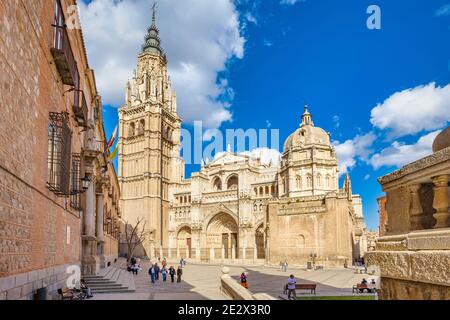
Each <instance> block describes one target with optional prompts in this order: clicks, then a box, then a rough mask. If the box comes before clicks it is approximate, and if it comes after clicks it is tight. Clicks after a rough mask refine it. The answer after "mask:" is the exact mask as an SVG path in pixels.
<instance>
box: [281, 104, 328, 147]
mask: <svg viewBox="0 0 450 320" xmlns="http://www.w3.org/2000/svg"><path fill="white" fill-rule="evenodd" d="M309 145H326V146H330V145H331V143H330V135H329V134H328V133H327V132H325V130H323V129H322V128H319V127H315V126H314V123H313V121H312V117H311V114H310V113H309V111H308V106H305V112H304V113H303V116H302V124H301V125H300V128H298V129H297V130H295V132H294V133H293V134H291V135H290V136H289V137H288V138H287V139H286V142H285V143H284V152H287V151H289V150H291V149H293V148H302V147H306V146H309Z"/></svg>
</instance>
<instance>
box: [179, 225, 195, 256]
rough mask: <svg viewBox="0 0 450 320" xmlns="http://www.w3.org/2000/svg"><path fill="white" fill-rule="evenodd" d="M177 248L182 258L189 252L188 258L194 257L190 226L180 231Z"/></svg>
mask: <svg viewBox="0 0 450 320" xmlns="http://www.w3.org/2000/svg"><path fill="white" fill-rule="evenodd" d="M177 246H178V249H179V250H180V254H181V256H184V255H185V252H187V254H188V256H187V257H186V258H191V257H192V235H191V228H189V227H188V226H184V227H182V228H181V229H180V231H178V234H177Z"/></svg>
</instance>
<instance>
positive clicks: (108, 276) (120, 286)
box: [83, 266, 136, 295]
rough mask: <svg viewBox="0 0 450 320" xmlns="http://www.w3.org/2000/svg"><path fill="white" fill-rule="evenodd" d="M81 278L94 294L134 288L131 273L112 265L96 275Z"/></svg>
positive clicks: (123, 291) (125, 291) (132, 289)
mask: <svg viewBox="0 0 450 320" xmlns="http://www.w3.org/2000/svg"><path fill="white" fill-rule="evenodd" d="M83 279H84V281H86V285H87V286H88V287H89V288H91V290H92V293H93V294H94V295H95V294H105V293H106V294H110V293H130V292H135V290H136V288H135V284H134V278H133V275H132V273H131V272H128V271H127V270H124V269H121V268H117V267H113V266H111V267H107V268H105V269H103V270H102V271H100V273H99V274H98V275H96V276H86V277H83Z"/></svg>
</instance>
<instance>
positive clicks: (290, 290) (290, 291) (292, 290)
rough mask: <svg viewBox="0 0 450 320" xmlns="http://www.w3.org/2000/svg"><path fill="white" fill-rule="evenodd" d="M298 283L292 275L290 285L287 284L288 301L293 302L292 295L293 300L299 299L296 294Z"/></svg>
mask: <svg viewBox="0 0 450 320" xmlns="http://www.w3.org/2000/svg"><path fill="white" fill-rule="evenodd" d="M296 283H297V280H296V279H295V277H294V275H293V274H291V276H290V277H289V279H288V283H287V289H288V300H291V295H292V296H293V300H296V299H297V294H296V292H295V284H296Z"/></svg>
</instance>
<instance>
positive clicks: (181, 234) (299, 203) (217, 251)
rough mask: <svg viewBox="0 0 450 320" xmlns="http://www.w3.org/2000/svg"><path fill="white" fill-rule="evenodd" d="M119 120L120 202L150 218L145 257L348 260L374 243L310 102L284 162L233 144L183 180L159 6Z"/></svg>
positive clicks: (126, 215) (132, 218)
mask: <svg viewBox="0 0 450 320" xmlns="http://www.w3.org/2000/svg"><path fill="white" fill-rule="evenodd" d="M119 120H120V123H119V164H118V165H119V183H120V190H121V200H120V207H121V212H122V217H123V219H124V221H126V222H127V223H129V224H133V223H135V222H136V221H137V219H138V218H141V219H145V223H146V224H145V228H146V232H147V235H148V236H147V237H146V240H145V242H144V243H143V244H142V248H141V249H142V250H141V255H142V256H147V257H149V258H152V259H153V258H155V257H167V258H177V259H178V258H181V257H184V258H186V259H190V260H193V261H198V262H215V263H233V262H235V263H251V264H279V263H280V261H288V263H290V264H291V265H305V264H306V263H307V262H309V261H314V263H316V264H318V265H323V266H343V265H345V264H351V263H352V262H353V261H355V260H356V259H360V258H361V257H363V255H364V253H365V251H366V250H367V243H366V239H365V223H364V218H363V212H362V200H361V197H360V196H359V195H356V194H353V192H352V187H351V181H350V177H349V176H348V175H347V176H346V177H345V181H344V184H343V187H342V188H339V171H338V160H337V157H336V152H335V150H334V148H333V146H332V144H331V142H330V136H329V134H328V133H327V132H325V131H324V130H323V129H321V128H319V127H317V126H315V124H314V122H313V117H312V115H311V114H310V112H309V110H308V108H307V107H305V110H304V113H303V115H302V117H301V124H300V126H299V128H298V129H297V130H296V131H295V132H294V133H292V134H291V135H290V136H289V137H288V139H287V140H286V142H285V144H284V148H283V153H282V156H281V161H280V163H279V164H277V165H274V164H269V165H267V164H263V163H262V162H261V160H260V159H258V158H252V157H249V156H244V155H241V154H235V153H233V152H231V150H230V149H228V150H227V151H226V152H224V153H222V154H221V155H220V156H218V157H216V158H215V159H214V160H213V161H212V162H209V163H207V164H202V166H201V170H200V172H197V173H193V174H192V176H191V178H190V179H185V177H184V165H185V164H184V161H183V159H182V158H181V155H180V151H181V141H180V140H181V138H180V128H181V119H180V117H179V116H178V113H177V103H176V94H175V92H174V91H173V90H172V88H171V83H170V77H169V76H168V72H167V57H166V55H165V53H164V51H163V50H162V48H161V40H160V38H159V31H158V28H157V26H156V19H155V12H153V21H152V24H151V26H150V28H149V29H148V33H147V35H146V37H145V43H144V45H143V46H142V51H141V53H140V54H139V56H138V62H137V68H136V70H135V72H134V74H133V77H132V79H131V81H129V82H128V83H127V86H126V99H125V105H124V106H123V107H122V108H121V109H120V110H119Z"/></svg>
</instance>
